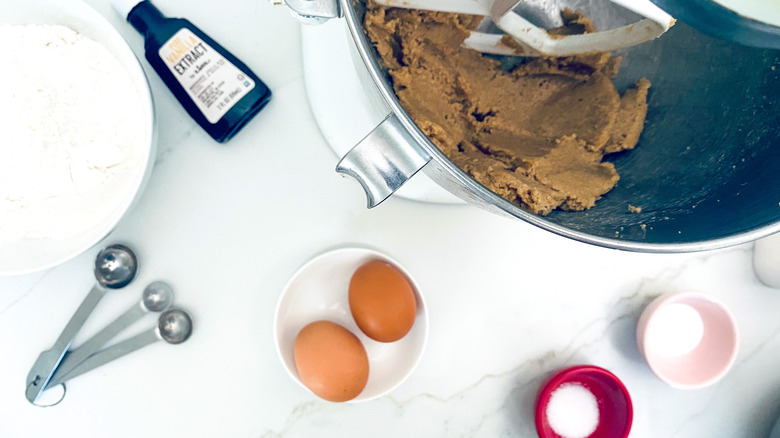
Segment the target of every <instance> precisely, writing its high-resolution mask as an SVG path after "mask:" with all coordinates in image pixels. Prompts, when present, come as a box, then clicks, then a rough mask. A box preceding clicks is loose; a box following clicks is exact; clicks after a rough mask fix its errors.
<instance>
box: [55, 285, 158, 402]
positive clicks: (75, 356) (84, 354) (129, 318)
mask: <svg viewBox="0 0 780 438" xmlns="http://www.w3.org/2000/svg"><path fill="white" fill-rule="evenodd" d="M171 304H173V288H172V287H171V286H170V285H169V284H168V283H166V282H164V281H155V282H153V283H151V284H149V285H148V286H146V288H145V289H144V293H143V297H142V298H141V301H140V302H139V303H138V304H136V305H134V306H133V307H131V308H129V309H127V311H125V313H123V314H122V315H120V316H119V317H118V318H117V319H115V320H114V322H112V323H111V324H109V325H107V326H106V327H105V328H103V330H101V331H100V332H98V333H97V334H96V335H95V336H93V337H91V338H89V340H87V341H85V342H84V343H83V344H82V345H80V346H79V347H78V348H76V349H74V350H71V351H69V352H67V354H65V357H64V358H63V359H62V362H60V365H59V366H58V367H57V370H56V372H55V373H54V375H53V376H52V378H51V380H50V381H49V385H50V386H55V385H58V384H59V383H60V382H62V381H64V380H66V379H67V378H68V373H70V372H71V371H72V370H73V369H74V368H75V367H76V366H78V364H80V363H81V362H82V361H84V360H85V359H86V358H88V357H89V356H90V355H92V354H93V353H95V352H96V351H98V350H99V349H100V347H102V346H104V345H106V343H107V342H108V341H110V340H111V339H113V338H114V337H115V336H116V335H118V334H119V333H120V332H121V331H122V330H124V329H126V328H127V327H129V326H130V325H131V324H132V323H134V322H136V321H138V320H139V319H141V318H142V317H143V316H144V315H145V314H146V313H148V312H162V311H163V310H165V309H167V308H168V307H170V306H171Z"/></svg>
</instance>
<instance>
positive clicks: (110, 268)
mask: <svg viewBox="0 0 780 438" xmlns="http://www.w3.org/2000/svg"><path fill="white" fill-rule="evenodd" d="M137 272H138V260H137V259H136V257H135V254H134V253H133V251H131V250H130V248H128V247H126V246H124V245H110V246H108V247H106V248H103V249H102V250H101V251H100V252H99V253H98V255H97V258H96V259H95V278H96V279H97V284H96V285H95V286H93V287H92V290H90V291H89V293H88V294H87V296H86V298H84V301H83V302H82V303H81V305H80V306H79V308H78V309H77V310H76V313H74V314H73V316H72V317H71V318H70V321H68V324H67V325H66V326H65V328H64V329H63V330H62V333H61V334H60V336H59V337H58V338H57V341H56V342H55V343H54V346H52V347H51V348H50V349H48V350H46V351H44V352H42V353H41V354H40V355H39V356H38V359H36V361H35V363H34V364H33V366H32V368H31V369H30V373H29V374H28V375H27V387H26V389H25V393H24V395H25V397H27V400H28V401H29V402H30V403H33V404H34V403H35V401H36V400H37V399H38V397H39V396H40V395H41V393H42V392H43V390H44V389H46V386H47V385H48V383H49V381H50V380H51V377H52V375H53V374H54V371H55V370H56V369H57V365H59V363H60V361H61V360H62V357H63V356H64V355H65V352H66V351H68V347H70V344H71V342H73V337H74V336H76V333H77V332H78V331H79V329H81V326H83V325H84V321H86V320H87V318H88V317H89V315H90V314H91V313H92V311H93V310H94V309H95V306H97V304H98V302H99V301H100V299H101V298H103V295H105V294H106V291H107V290H108V289H120V288H123V287H125V286H127V285H128V284H130V282H131V281H132V280H133V278H135V274H136V273H137Z"/></svg>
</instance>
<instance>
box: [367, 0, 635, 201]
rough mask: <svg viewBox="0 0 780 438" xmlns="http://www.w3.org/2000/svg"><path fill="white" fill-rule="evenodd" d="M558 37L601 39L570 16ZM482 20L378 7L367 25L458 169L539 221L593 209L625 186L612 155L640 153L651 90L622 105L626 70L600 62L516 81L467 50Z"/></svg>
mask: <svg viewBox="0 0 780 438" xmlns="http://www.w3.org/2000/svg"><path fill="white" fill-rule="evenodd" d="M562 18H563V19H564V22H565V25H564V27H563V28H561V29H555V30H551V31H550V33H552V34H557V35H565V34H568V33H572V32H592V31H593V30H594V29H593V25H592V23H591V22H590V21H589V20H588V19H587V18H585V17H583V16H582V15H581V14H578V13H574V12H571V11H565V12H564V13H563V14H562ZM482 19H483V17H480V16H471V15H457V14H449V13H443V12H428V11H420V10H413V9H398V8H385V7H382V6H379V5H376V4H374V3H373V2H372V1H370V0H369V1H368V4H367V8H366V15H365V18H364V25H365V28H366V31H367V33H368V36H369V38H370V39H371V41H372V42H373V43H374V45H375V47H376V48H377V51H378V53H379V55H380V57H381V58H382V61H383V64H384V66H385V67H386V68H387V70H388V72H389V74H390V77H391V79H392V82H393V87H394V90H395V93H396V95H397V96H398V99H399V101H400V102H401V104H402V105H403V107H404V108H405V109H406V111H407V112H408V113H409V115H410V116H411V117H412V119H414V121H415V122H416V123H417V125H418V126H419V127H420V129H421V130H422V131H423V132H424V133H425V134H426V135H428V137H429V138H430V139H431V141H432V142H433V143H434V144H435V145H436V146H437V147H439V149H441V150H442V152H444V154H446V155H447V157H449V158H450V160H452V161H453V162H454V163H455V164H456V165H457V166H458V167H460V168H461V169H463V170H464V171H465V172H467V173H468V174H469V175H471V176H472V177H473V178H474V179H475V180H477V181H478V182H480V183H481V184H482V185H484V186H485V187H487V188H489V189H490V190H492V191H493V192H495V193H497V194H499V195H500V196H502V197H504V198H505V199H507V200H509V201H511V202H514V203H516V204H518V205H520V206H521V207H523V208H526V209H527V210H529V211H532V212H534V213H538V214H542V215H544V214H548V213H549V212H550V211H552V210H554V209H556V208H559V209H562V210H584V209H587V208H590V207H592V206H593V205H594V204H595V202H596V201H597V200H598V199H599V198H601V197H602V196H603V195H604V194H605V193H607V192H608V191H609V190H611V189H612V187H614V186H615V184H616V183H617V181H618V174H617V172H616V171H615V167H614V166H613V165H612V164H611V163H607V162H602V159H603V157H604V155H605V154H609V153H614V152H618V151H622V150H625V149H631V148H633V147H634V146H635V145H636V142H637V140H638V139H639V134H640V133H641V131H642V127H643V124H644V119H645V115H646V113H647V90H648V88H649V87H650V82H649V81H647V80H646V79H641V80H639V81H638V82H637V83H636V85H635V88H631V89H629V90H627V91H626V92H625V93H624V94H623V96H622V97H621V96H620V95H619V94H618V92H617V90H616V89H615V86H614V85H613V84H612V78H614V77H615V75H616V74H617V71H618V69H619V66H620V58H618V57H612V56H611V55H610V54H609V53H590V54H586V55H580V56H572V57H565V58H526V59H525V60H524V62H522V63H521V64H520V65H518V66H516V67H514V68H512V69H510V70H506V69H504V68H502V66H501V65H500V62H499V61H498V60H496V59H495V58H492V57H489V56H484V55H482V54H481V53H479V52H476V51H474V50H471V49H467V48H463V47H461V43H462V42H463V40H464V39H465V38H466V37H467V36H468V32H469V29H474V28H475V27H476V26H477V24H478V23H479V22H480V21H481V20H482Z"/></svg>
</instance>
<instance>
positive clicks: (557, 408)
mask: <svg viewBox="0 0 780 438" xmlns="http://www.w3.org/2000/svg"><path fill="white" fill-rule="evenodd" d="M545 414H546V415H547V422H548V423H549V424H550V427H551V428H552V429H553V431H555V433H557V434H558V435H560V436H561V437H563V438H587V437H588V436H590V435H591V434H592V433H593V432H595V431H596V428H597V427H598V425H599V403H598V400H596V396H594V395H593V393H592V392H590V390H589V389H588V388H586V387H584V386H582V385H580V384H579V383H564V384H563V385H561V386H559V387H558V388H557V389H556V390H555V391H553V392H552V394H551V395H550V401H549V403H548V404H547V409H546V410H545Z"/></svg>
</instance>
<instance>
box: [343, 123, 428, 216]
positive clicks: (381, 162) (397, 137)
mask: <svg viewBox="0 0 780 438" xmlns="http://www.w3.org/2000/svg"><path fill="white" fill-rule="evenodd" d="M430 160H431V156H430V155H428V153H427V152H425V150H423V149H422V148H421V147H420V146H419V145H418V144H417V142H416V141H415V140H414V138H412V136H411V135H410V134H409V131H407V130H406V128H404V126H403V124H401V121H400V120H399V119H398V117H396V115H395V114H393V113H391V114H390V115H388V116H387V117H385V119H384V120H383V121H382V123H380V124H379V125H378V126H377V127H376V128H374V129H373V130H372V131H371V132H370V133H369V134H368V135H367V136H366V137H365V138H364V139H363V140H360V142H359V143H358V144H357V145H355V147H353V148H352V149H351V150H350V151H349V152H347V153H346V155H344V157H343V158H342V159H341V161H339V163H338V164H337V165H336V172H339V173H343V174H345V175H349V176H351V177H353V178H355V179H356V180H358V182H359V183H360V185H361V186H363V190H365V191H366V196H367V197H368V208H373V207H376V206H377V205H379V204H380V203H381V202H382V201H384V200H385V199H387V198H388V197H389V196H390V195H392V194H393V193H394V192H395V191H396V190H398V189H399V188H400V187H401V186H402V185H403V184H404V183H405V182H406V181H407V180H408V179H409V178H411V177H412V176H413V175H414V174H415V173H417V171H418V170H420V169H422V168H423V166H425V164H426V163H428V161H430Z"/></svg>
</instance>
